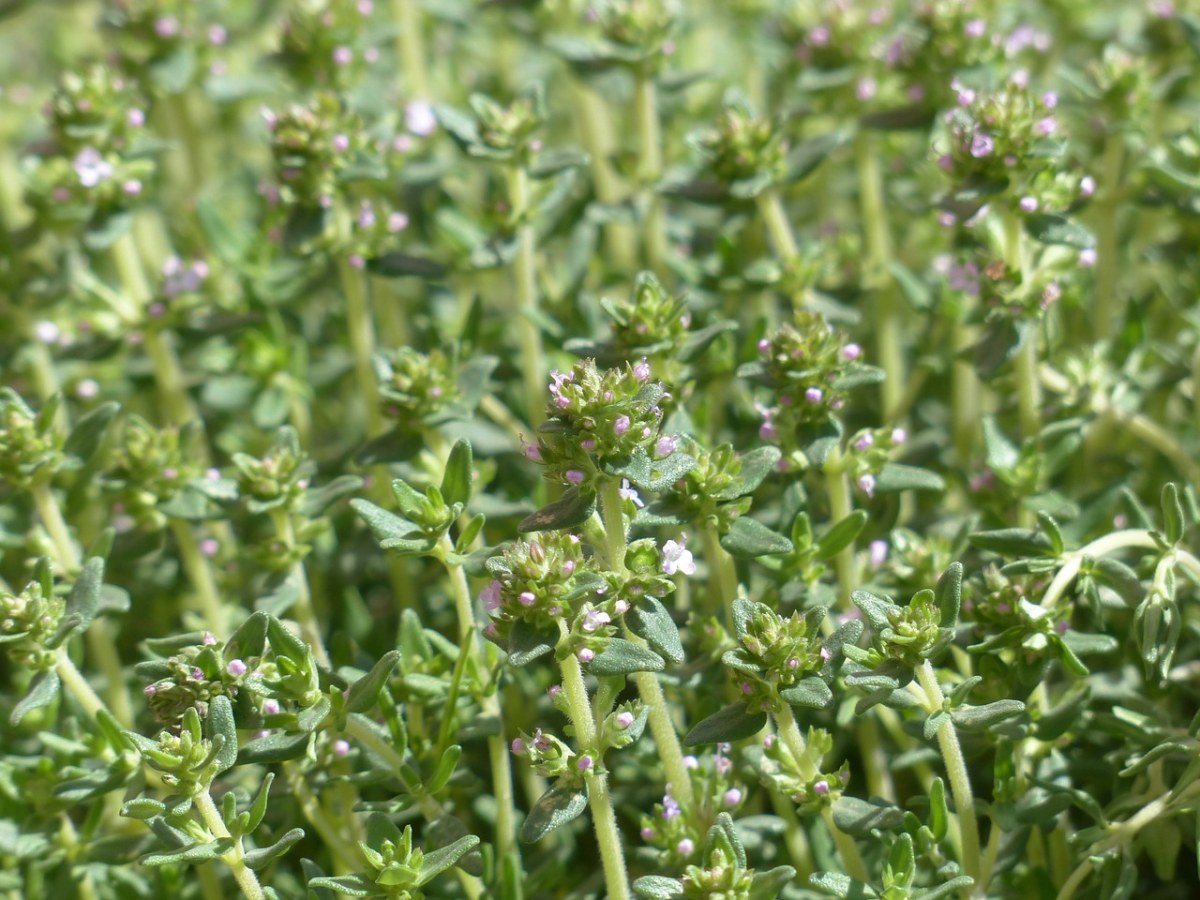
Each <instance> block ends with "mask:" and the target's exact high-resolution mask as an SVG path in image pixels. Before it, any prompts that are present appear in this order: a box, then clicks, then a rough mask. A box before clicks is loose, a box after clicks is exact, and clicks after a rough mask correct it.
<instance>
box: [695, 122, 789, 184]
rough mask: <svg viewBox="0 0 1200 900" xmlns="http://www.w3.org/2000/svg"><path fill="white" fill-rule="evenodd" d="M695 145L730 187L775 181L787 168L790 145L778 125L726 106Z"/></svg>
mask: <svg viewBox="0 0 1200 900" xmlns="http://www.w3.org/2000/svg"><path fill="white" fill-rule="evenodd" d="M694 144H695V146H696V148H697V149H698V150H699V151H700V152H701V153H702V154H703V155H704V157H705V158H706V159H707V160H708V167H709V169H710V170H711V171H712V174H713V175H714V176H716V178H717V179H718V180H719V181H721V182H722V183H723V184H725V185H727V186H729V185H734V184H736V183H738V182H748V181H751V180H754V179H758V178H760V177H761V178H763V179H765V180H767V181H768V182H774V181H776V180H778V179H779V178H781V177H782V176H783V174H784V171H785V170H786V168H787V151H788V144H787V140H786V139H785V138H784V137H783V133H782V131H781V129H780V127H779V123H778V122H775V121H773V120H771V119H760V118H757V117H755V116H754V114H753V113H752V112H751V111H750V110H749V109H747V108H745V107H743V106H741V105H737V104H731V105H728V106H726V107H725V108H724V109H723V110H722V111H721V113H720V115H719V116H718V118H717V122H716V125H715V126H713V127H711V128H708V129H706V130H703V131H701V132H699V133H698V134H697V135H696V136H695V138H694Z"/></svg>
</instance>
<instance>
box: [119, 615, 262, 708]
mask: <svg viewBox="0 0 1200 900" xmlns="http://www.w3.org/2000/svg"><path fill="white" fill-rule="evenodd" d="M222 651H223V648H222V646H221V645H219V644H218V643H217V640H216V638H214V637H213V636H212V635H211V634H208V633H205V634H203V635H199V636H198V640H197V641H196V642H195V643H193V644H189V645H186V646H182V647H179V648H177V649H176V650H175V652H174V653H172V654H171V655H170V656H168V657H166V658H165V659H156V660H153V661H150V662H144V663H141V664H139V665H138V667H137V671H138V674H139V675H141V676H142V677H143V678H146V679H148V680H149V679H152V680H151V681H150V683H149V684H147V685H146V687H145V688H144V689H143V691H142V692H143V693H144V694H145V695H146V703H147V705H148V706H149V707H150V711H151V712H152V713H153V714H154V717H155V718H156V719H158V721H160V722H162V723H163V724H164V725H175V724H177V723H178V722H179V721H180V719H181V718H182V716H183V715H184V713H185V712H186V711H187V710H189V709H195V710H196V711H197V712H198V713H200V715H201V716H206V715H208V704H209V702H211V701H212V699H213V698H214V697H216V696H219V695H224V696H226V697H229V698H230V699H231V700H233V699H235V698H236V697H237V695H238V690H239V687H240V686H241V685H242V684H243V683H244V682H245V680H246V679H247V678H252V677H255V674H256V672H257V670H258V664H259V662H260V660H258V659H245V660H243V659H226V658H225V655H224V653H223V652H222Z"/></svg>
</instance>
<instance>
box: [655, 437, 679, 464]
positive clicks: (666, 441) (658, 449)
mask: <svg viewBox="0 0 1200 900" xmlns="http://www.w3.org/2000/svg"><path fill="white" fill-rule="evenodd" d="M678 446H679V442H678V441H677V440H676V439H675V438H674V437H673V436H672V435H669V434H668V435H663V436H662V437H660V438H659V439H658V443H656V444H655V445H654V455H655V456H657V457H658V458H659V459H662V458H663V457H666V456H670V455H671V454H672V453H674V452H675V448H676V447H678Z"/></svg>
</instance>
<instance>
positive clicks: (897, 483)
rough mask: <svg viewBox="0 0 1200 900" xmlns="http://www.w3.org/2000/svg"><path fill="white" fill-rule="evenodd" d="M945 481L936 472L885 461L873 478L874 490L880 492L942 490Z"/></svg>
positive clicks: (944, 487)
mask: <svg viewBox="0 0 1200 900" xmlns="http://www.w3.org/2000/svg"><path fill="white" fill-rule="evenodd" d="M945 489H946V482H945V481H944V480H943V479H942V476H941V475H939V474H937V472H930V471H929V470H928V469H918V468H917V467H916V466H906V465H903V464H902V463H887V464H885V465H884V467H883V469H882V471H880V473H879V475H877V476H876V478H875V490H876V491H879V492H881V493H892V492H895V491H944V490H945Z"/></svg>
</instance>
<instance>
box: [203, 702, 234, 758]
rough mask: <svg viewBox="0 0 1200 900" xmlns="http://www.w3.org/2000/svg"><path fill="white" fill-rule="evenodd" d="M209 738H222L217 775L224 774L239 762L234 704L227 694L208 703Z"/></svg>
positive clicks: (212, 739) (213, 739) (207, 722)
mask: <svg viewBox="0 0 1200 900" xmlns="http://www.w3.org/2000/svg"><path fill="white" fill-rule="evenodd" d="M205 725H206V726H207V728H206V730H207V731H208V738H209V740H211V741H215V740H216V739H217V737H218V736H220V738H221V749H220V750H218V751H217V756H216V762H217V774H218V775H219V774H220V773H222V772H224V771H225V770H226V769H228V768H229V767H231V766H232V765H233V764H234V763H236V762H237V758H238V738H237V722H236V720H235V719H234V717H233V704H232V703H231V702H230V700H229V697H227V696H226V695H225V694H217V696H215V697H213V698H212V700H210V701H209V702H208V717H207V719H206V720H205Z"/></svg>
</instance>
